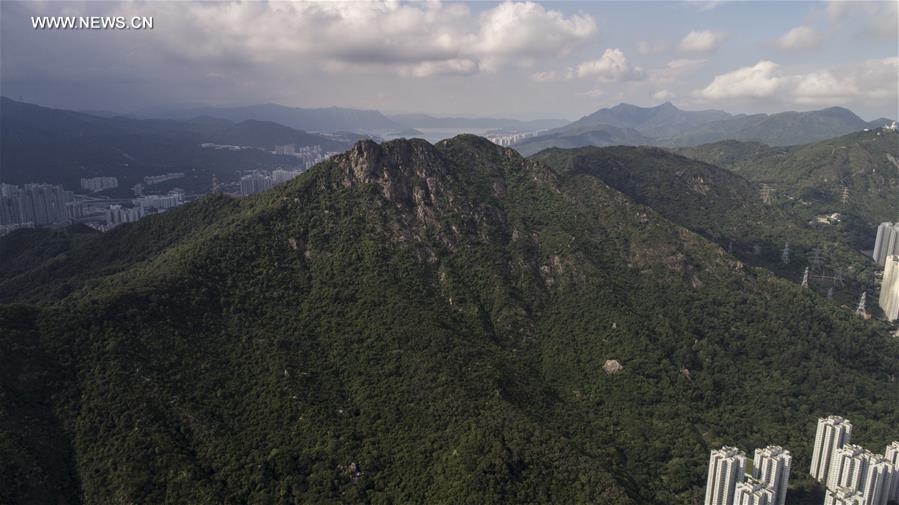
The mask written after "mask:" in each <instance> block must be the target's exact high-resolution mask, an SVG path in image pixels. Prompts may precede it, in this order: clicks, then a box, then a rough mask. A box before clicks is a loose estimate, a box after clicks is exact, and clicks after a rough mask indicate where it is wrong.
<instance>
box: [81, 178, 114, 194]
mask: <svg viewBox="0 0 899 505" xmlns="http://www.w3.org/2000/svg"><path fill="white" fill-rule="evenodd" d="M117 187H119V180H118V179H116V178H115V177H89V178H87V179H85V178H83V177H82V178H81V189H83V190H85V191H90V192H91V193H97V192H99V191H103V190H106V189H114V188H117Z"/></svg>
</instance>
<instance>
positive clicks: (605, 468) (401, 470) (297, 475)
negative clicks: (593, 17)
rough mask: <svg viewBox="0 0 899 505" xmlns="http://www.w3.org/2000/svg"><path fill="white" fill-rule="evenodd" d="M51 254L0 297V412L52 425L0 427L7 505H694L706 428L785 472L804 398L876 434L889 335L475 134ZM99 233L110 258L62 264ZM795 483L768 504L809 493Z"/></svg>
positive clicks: (83, 251)
mask: <svg viewBox="0 0 899 505" xmlns="http://www.w3.org/2000/svg"><path fill="white" fill-rule="evenodd" d="M650 154H651V153H650ZM194 230H198V231H194ZM48 232H49V231H46V230H37V231H28V230H20V231H18V232H14V233H13V234H11V235H10V236H8V237H4V238H2V239H0V245H4V246H5V244H6V241H8V240H16V237H17V236H24V234H30V235H29V236H31V235H41V234H45V233H48ZM134 236H147V237H150V239H149V240H152V241H153V242H155V243H156V244H157V245H154V246H149V247H148V246H147V244H138V243H134V242H133V237H134ZM32 240H33V242H32V243H33V244H34V246H36V247H42V246H41V245H40V244H44V243H46V242H44V241H43V240H42V239H41V238H40V237H38V236H34V237H32ZM63 242H65V240H63ZM26 248H27V247H26ZM57 250H58V251H60V252H59V253H58V254H56V255H53V256H52V257H50V258H46V257H45V258H43V259H40V260H37V261H36V263H38V264H39V265H38V266H37V269H36V270H37V271H41V270H43V271H44V272H46V274H42V275H46V277H37V278H40V279H41V282H42V284H41V286H43V285H52V284H53V283H54V282H64V283H70V284H71V286H72V291H71V292H70V293H66V292H65V291H62V292H55V293H54V292H50V293H47V292H46V290H43V288H41V286H39V285H33V286H31V287H32V288H33V289H34V290H35V292H34V293H32V294H29V293H28V292H27V290H24V291H22V290H19V291H17V292H16V293H15V294H12V295H11V296H12V298H7V301H10V300H21V301H34V300H43V303H42V305H41V307H40V308H22V307H12V306H0V315H2V317H0V325H3V328H4V330H7V329H8V328H9V326H10V325H12V324H17V325H18V329H17V330H16V331H15V332H8V331H3V332H0V334H2V335H3V338H6V339H10V340H11V343H10V345H11V346H13V347H15V348H17V349H21V353H23V356H20V358H21V359H20V361H23V362H27V363H29V366H34V367H37V368H36V369H37V370H48V373H46V374H44V375H40V374H38V375H27V376H25V377H21V378H16V377H9V376H6V375H3V374H0V379H2V380H3V381H4V382H3V384H2V386H3V389H2V391H4V394H3V395H0V402H3V403H2V405H0V407H3V408H0V412H9V413H10V414H11V415H14V416H20V415H32V414H30V413H25V412H23V411H22V410H19V409H12V408H10V407H12V406H16V405H19V403H16V402H21V401H27V402H31V403H32V404H34V403H36V402H37V403H41V402H43V403H44V404H46V405H49V406H51V409H52V411H53V412H55V413H56V415H57V416H58V417H59V419H60V425H59V426H58V427H53V426H48V425H46V424H35V423H27V422H19V421H20V419H18V418H16V422H9V423H6V422H5V423H0V429H10V427H18V426H24V427H30V428H28V429H30V430H31V429H33V430H34V431H33V433H31V432H29V433H26V434H25V436H20V437H15V438H13V437H0V440H10V441H11V442H10V443H11V446H2V445H0V451H12V453H14V454H16V455H17V457H16V458H7V457H5V456H6V452H3V453H2V455H3V456H4V457H2V458H0V460H2V461H6V462H11V463H7V464H6V466H0V471H2V472H4V473H3V475H2V477H3V479H4V481H5V482H14V483H16V486H13V487H11V488H6V489H4V490H2V492H6V493H9V492H13V493H23V494H16V495H13V498H12V500H13V501H15V499H16V497H17V496H32V495H28V494H25V493H28V492H32V491H34V486H35V485H38V486H39V485H40V483H42V482H54V483H55V485H54V487H53V488H48V489H47V490H48V491H49V492H50V494H51V496H52V494H53V493H56V494H57V495H58V496H69V495H71V494H73V493H74V494H78V493H79V492H80V493H83V497H84V503H85V504H93V503H98V504H99V503H108V502H110V501H115V500H116V499H119V498H121V499H122V500H127V501H134V502H160V501H164V500H171V501H190V502H194V503H207V502H215V503H238V502H261V501H285V502H290V501H297V502H316V503H323V502H328V501H331V502H341V501H352V502H373V503H376V502H382V503H384V502H389V501H392V502H395V503H418V502H434V503H437V502H440V503H485V504H500V503H508V502H509V500H510V499H511V500H514V501H516V502H529V503H559V502H560V501H561V502H565V503H603V504H607V505H624V504H636V503H641V504H653V505H662V504H664V505H672V504H677V505H689V504H692V503H694V501H695V500H696V499H698V498H700V497H701V496H702V493H703V490H704V487H703V485H704V481H705V474H706V463H707V456H708V448H709V447H710V446H720V445H722V444H723V443H727V444H735V445H739V446H742V447H758V446H760V445H764V444H767V443H772V442H776V443H780V444H783V445H785V446H787V447H788V448H790V449H791V451H793V453H794V466H795V467H796V468H801V467H802V466H803V465H806V464H807V461H808V458H809V457H810V454H811V450H810V446H811V443H812V439H813V435H814V433H813V430H814V418H815V416H816V415H818V414H821V413H831V412H833V411H835V409H836V411H839V412H840V413H842V414H844V415H847V416H849V417H850V418H852V419H853V422H854V423H856V425H857V426H858V431H857V433H854V434H853V436H854V437H853V438H854V440H857V441H859V442H860V443H863V444H870V445H871V446H872V447H878V446H881V445H883V444H884V443H886V441H888V440H890V439H891V438H892V437H894V436H895V434H894V428H895V426H896V425H897V424H899V409H897V407H896V406H897V405H899V388H897V387H895V383H892V382H887V381H886V380H885V377H887V376H888V375H889V374H896V373H897V372H899V349H897V347H896V345H895V341H893V340H890V339H889V337H888V336H887V335H886V334H885V332H883V328H882V327H881V326H879V325H878V324H877V323H875V322H864V321H861V320H858V319H856V318H854V317H852V316H851V314H850V313H849V312H848V311H841V310H840V309H837V308H836V307H834V306H832V305H829V304H827V303H826V302H825V301H823V300H822V299H821V297H819V296H816V295H814V294H812V293H810V292H808V291H803V290H801V289H799V288H798V287H797V286H795V284H792V283H787V282H783V281H781V280H778V279H776V278H774V277H772V276H771V275H770V274H768V273H767V272H765V271H764V270H760V269H751V268H747V267H745V266H743V265H741V264H740V263H739V262H738V261H737V260H736V259H735V258H732V257H730V256H728V255H727V254H725V253H724V251H723V250H722V249H721V248H720V247H719V246H717V245H715V244H712V243H710V242H709V241H707V240H705V239H703V238H702V237H700V236H698V235H696V234H694V233H691V232H689V231H687V230H685V229H684V228H681V227H680V226H678V225H676V224H673V223H672V222H670V221H668V220H666V219H664V218H663V217H661V216H660V215H659V214H658V213H656V212H655V211H653V210H652V209H650V208H648V207H645V206H643V205H639V204H637V203H634V202H633V201H631V200H630V199H629V198H628V197H626V196H625V195H624V194H622V193H620V192H618V191H616V190H614V189H612V188H610V187H609V186H607V185H606V184H604V183H603V182H602V181H601V180H600V179H599V178H597V177H595V176H593V175H590V174H587V173H583V172H578V171H572V172H557V171H555V170H552V169H551V168H549V167H547V166H546V165H544V164H543V163H540V162H537V161H533V160H524V159H522V158H521V157H520V156H519V155H518V154H517V153H515V152H514V151H512V150H510V149H504V148H500V147H498V146H495V145H493V144H491V143H489V142H487V141H486V140H484V139H480V138H475V137H471V136H463V137H457V138H455V139H452V140H450V141H445V142H441V143H439V144H437V145H436V146H431V145H429V144H427V143H426V142H423V141H394V142H389V143H385V144H383V145H377V144H375V143H373V142H368V141H367V142H361V143H358V144H356V145H355V146H354V147H353V148H352V149H351V150H350V151H348V152H347V153H345V154H343V155H340V156H338V157H336V158H334V159H332V160H330V161H327V162H324V163H322V164H319V165H318V166H317V167H315V168H313V169H312V170H311V171H309V172H307V173H306V174H303V175H301V176H300V177H299V178H298V179H296V180H294V181H292V182H290V183H287V184H286V185H284V186H279V187H278V188H275V189H274V190H271V191H268V192H266V193H263V194H261V195H257V196H255V197H251V198H246V199H240V200H233V199H230V198H227V197H223V196H220V195H219V196H210V197H208V198H205V199H203V200H201V201H199V202H195V203H192V204H189V205H187V206H185V207H183V208H179V209H176V210H174V211H172V212H170V213H167V214H163V215H159V216H152V217H151V218H147V219H144V220H141V221H139V222H137V223H134V224H126V225H123V226H121V227H120V228H117V229H115V230H113V231H112V232H110V233H108V234H103V235H91V236H89V237H86V240H85V241H84V242H82V244H81V245H79V246H76V247H73V248H72V249H71V250H68V249H67V248H66V247H62V249H61V250H60V249H57ZM97 250H108V251H120V253H118V254H117V255H116V256H117V257H120V258H122V259H123V263H122V264H121V265H119V267H118V268H116V269H115V270H113V271H103V270H102V268H84V267H82V266H78V265H83V264H84V263H83V262H84V261H86V259H87V258H88V257H90V256H91V255H93V254H94V251H97ZM146 251H150V252H149V253H147V252H146ZM23 254H25V252H24V251H22V250H19V252H18V253H17V257H22V255H23ZM26 263H27V262H19V263H18V265H19V267H17V268H16V269H15V274H14V275H15V276H16V277H17V278H18V279H19V281H18V282H19V283H20V284H28V283H30V281H27V279H36V277H31V276H30V275H29V274H28V273H27V272H30V271H35V269H32V268H30V265H27V264H26ZM47 265H54V266H53V268H47ZM100 266H101V265H96V267H100ZM23 269H24V270H26V272H25V273H23V272H22V270H23ZM57 273H58V274H59V277H58V278H54V274H57ZM73 273H75V274H76V275H77V274H84V275H85V276H86V278H82V279H78V280H77V282H73V281H72V279H71V277H70V276H71V274H73ZM7 275H8V274H7V273H5V272H4V271H2V270H0V277H3V276H7ZM7 279H8V277H4V280H7ZM41 291H44V295H41V294H40V292H41ZM33 295H38V296H33ZM54 300H55V301H54ZM23 310H25V311H32V315H30V316H28V317H24V316H23V315H22V311H23ZM759 314H765V317H764V318H759V317H758V316H759ZM29 342H30V344H29V345H25V343H29ZM610 359H615V360H618V361H619V362H620V363H621V364H622V365H623V369H622V370H621V371H620V372H618V373H616V374H609V373H606V372H604V371H603V368H602V367H603V364H604V363H605V362H606V360H610ZM58 370H71V371H73V373H72V374H71V375H69V376H64V375H63V376H61V375H59V374H58V372H55V371H58ZM49 371H54V372H52V373H50V372H49ZM762 376H763V377H766V380H764V381H759V380H758V377H762ZM46 385H49V386H51V387H49V388H48V387H46ZM859 390H863V391H866V395H867V397H868V398H869V401H868V402H865V403H864V404H860V403H859V402H858V401H857V394H858V391H859ZM51 392H52V393H51ZM822 392H826V394H825V393H822ZM762 406H767V407H768V408H769V409H768V410H767V411H766V412H768V414H766V415H765V416H762V417H759V416H758V415H757V413H758V412H759V409H761V408H762ZM772 406H776V408H773V409H772V408H770V407H772ZM34 415H38V416H43V414H40V413H37V414H34ZM48 433H49V434H52V435H53V436H55V437H60V438H61V439H62V440H66V441H69V442H70V444H71V453H70V454H71V455H72V457H71V458H70V459H69V460H68V461H71V462H72V463H71V464H72V466H71V469H72V475H74V476H75V477H76V479H75V481H74V482H68V483H67V482H64V481H63V482H60V481H58V480H53V477H52V475H55V474H53V473H51V472H52V471H57V472H58V471H59V470H60V469H59V468H58V465H59V463H54V461H58V459H56V460H55V459H52V458H62V459H63V460H65V458H67V457H69V456H67V454H69V453H67V452H66V450H65V447H64V446H63V445H60V446H58V447H59V451H58V452H53V453H51V454H45V452H44V451H43V449H41V446H40V444H41V441H42V440H46V439H47V436H48ZM31 434H34V435H37V434H40V436H28V435H31ZM32 454H33V455H34V456H30V455H32ZM22 455H28V456H24V457H23V456H22ZM794 484H795V486H794V487H793V488H792V489H791V491H790V492H791V498H790V499H791V504H796V505H804V504H806V503H808V504H811V503H818V502H819V501H820V500H819V499H818V498H820V497H818V496H815V493H814V492H810V491H809V490H810V489H812V487H811V486H809V484H808V483H807V482H806V481H804V480H803V479H802V476H801V474H800V475H796V476H795V477H794ZM72 486H74V487H75V491H73V487H72ZM0 497H2V498H6V496H2V495H0Z"/></svg>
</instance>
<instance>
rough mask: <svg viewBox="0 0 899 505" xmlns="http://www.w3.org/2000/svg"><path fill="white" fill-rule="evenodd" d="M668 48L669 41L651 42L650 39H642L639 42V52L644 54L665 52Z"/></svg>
mask: <svg viewBox="0 0 899 505" xmlns="http://www.w3.org/2000/svg"><path fill="white" fill-rule="evenodd" d="M667 50H668V43H667V42H658V41H657V42H650V41H648V40H641V41H640V42H637V53H639V54H641V55H643V56H647V55H650V54H659V53H664V52H665V51H667Z"/></svg>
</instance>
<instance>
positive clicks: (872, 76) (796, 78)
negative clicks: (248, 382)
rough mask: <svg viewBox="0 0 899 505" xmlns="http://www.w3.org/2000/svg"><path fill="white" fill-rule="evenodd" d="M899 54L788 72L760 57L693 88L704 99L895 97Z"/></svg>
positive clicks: (834, 101) (808, 101) (839, 101)
mask: <svg viewBox="0 0 899 505" xmlns="http://www.w3.org/2000/svg"><path fill="white" fill-rule="evenodd" d="M897 73H899V57H890V58H882V59H873V60H866V61H862V62H859V63H853V64H848V65H842V66H839V67H836V68H826V69H819V70H815V71H813V72H807V73H790V72H786V71H784V69H783V68H782V67H781V66H779V65H778V64H776V63H774V62H772V61H767V60H763V61H760V62H758V63H756V64H755V65H753V66H751V67H743V68H739V69H737V70H734V71H733V72H728V73H726V74H721V75H718V76H715V78H714V79H713V80H712V82H711V83H710V84H709V85H708V86H706V87H705V88H703V89H700V90H697V91H694V92H693V95H694V96H695V97H697V98H701V99H705V100H708V101H717V100H727V99H747V100H767V101H776V102H782V103H789V104H804V105H821V106H825V105H846V104H848V103H850V102H856V103H857V102H859V101H874V100H883V99H890V98H895V97H896V82H897V81H896V75H897Z"/></svg>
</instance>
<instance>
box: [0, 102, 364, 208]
mask: <svg viewBox="0 0 899 505" xmlns="http://www.w3.org/2000/svg"><path fill="white" fill-rule="evenodd" d="M207 142H211V143H217V144H232V145H240V146H251V147H260V148H263V147H265V148H270V147H271V146H273V145H276V144H287V143H296V144H298V145H302V146H305V145H320V146H321V147H322V149H323V150H325V151H340V150H343V149H345V148H346V147H347V146H348V145H350V144H348V143H347V142H346V141H343V140H341V139H339V138H335V137H332V136H322V135H314V134H309V133H306V132H303V131H299V130H294V129H291V128H288V127H285V126H282V125H278V124H275V123H269V122H261V121H243V122H241V123H233V122H231V121H228V120H224V119H221V118H212V117H196V118H192V119H191V120H188V121H175V120H138V119H132V118H125V117H111V118H108V117H98V116H92V115H89V114H84V113H80V112H73V111H66V110H59V109H50V108H46V107H40V106H37V105H32V104H27V103H22V102H16V101H13V100H10V99H8V98H2V99H0V164H2V166H3V171H2V174H0V177H2V181H3V182H6V183H12V184H22V183H30V182H46V183H54V184H63V185H65V186H66V187H67V188H69V189H73V188H78V187H80V181H79V180H80V178H81V177H95V176H115V177H118V178H119V179H120V181H119V186H120V188H121V189H122V191H126V192H127V188H128V187H130V186H131V185H132V184H135V183H137V182H140V181H141V179H142V178H143V177H144V176H145V175H156V174H161V173H166V172H184V173H185V174H187V177H186V178H185V179H183V180H182V182H183V183H184V184H185V185H187V186H188V187H186V188H185V189H187V190H189V191H190V190H200V189H203V190H205V189H207V188H209V186H210V184H211V179H212V174H213V173H217V174H218V175H219V177H229V176H230V177H233V176H235V174H236V173H238V172H239V171H242V170H248V169H254V168H257V169H270V168H275V167H279V166H294V165H298V164H299V163H300V162H299V161H298V160H296V159H295V158H292V157H287V156H275V155H273V154H271V153H269V152H264V151H261V150H258V149H244V150H237V151H235V150H221V149H206V148H203V147H201V144H203V143H207Z"/></svg>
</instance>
